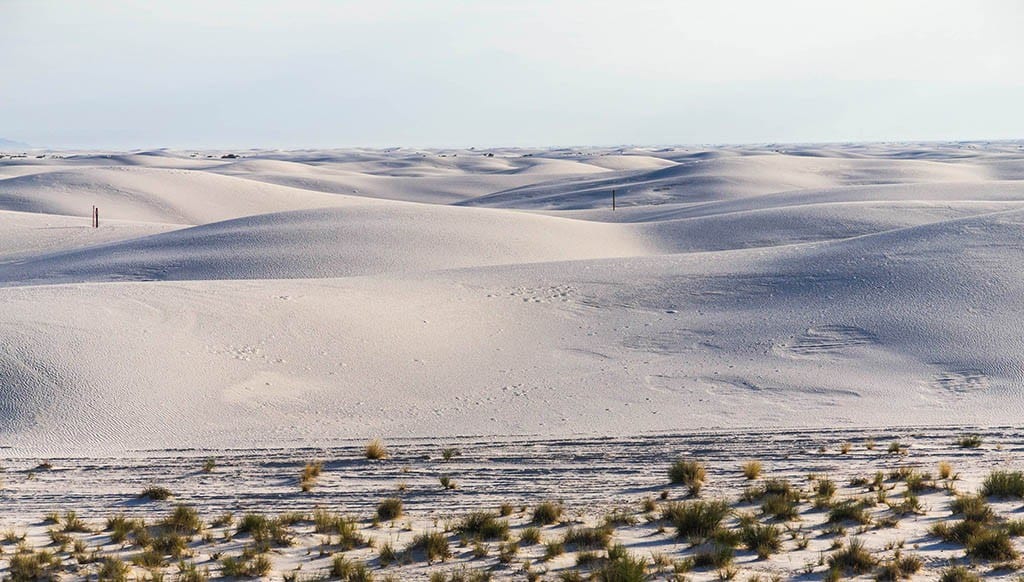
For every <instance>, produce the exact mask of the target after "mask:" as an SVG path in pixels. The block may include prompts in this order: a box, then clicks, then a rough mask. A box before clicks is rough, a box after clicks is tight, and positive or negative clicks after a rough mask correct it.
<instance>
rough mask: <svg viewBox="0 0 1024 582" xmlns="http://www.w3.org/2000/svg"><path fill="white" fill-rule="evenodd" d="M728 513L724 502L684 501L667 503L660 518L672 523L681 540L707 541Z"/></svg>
mask: <svg viewBox="0 0 1024 582" xmlns="http://www.w3.org/2000/svg"><path fill="white" fill-rule="evenodd" d="M730 511H731V509H730V507H729V504H728V503H726V502H724V501H684V502H681V503H680V502H675V503H667V504H666V505H665V506H664V507H663V508H662V517H663V518H664V519H667V520H669V521H671V522H672V525H674V526H675V527H676V534H677V535H678V536H679V537H681V538H696V539H707V538H709V537H711V535H712V534H714V533H715V531H717V530H718V528H719V526H720V525H721V523H722V520H723V519H725V518H726V516H728V515H729V513H730Z"/></svg>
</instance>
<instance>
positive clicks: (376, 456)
mask: <svg viewBox="0 0 1024 582" xmlns="http://www.w3.org/2000/svg"><path fill="white" fill-rule="evenodd" d="M363 453H364V454H365V455H366V458H367V459H370V460H371V461H379V460H381V459H386V458H388V449H387V447H385V446H384V441H382V440H380V439H373V440H372V441H370V442H368V443H366V448H365V449H364V450H363Z"/></svg>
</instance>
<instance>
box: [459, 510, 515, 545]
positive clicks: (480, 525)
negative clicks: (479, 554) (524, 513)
mask: <svg viewBox="0 0 1024 582" xmlns="http://www.w3.org/2000/svg"><path fill="white" fill-rule="evenodd" d="M455 529H456V531H458V532H459V533H461V534H465V535H469V536H473V537H475V538H477V539H482V540H505V539H508V522H507V521H505V520H499V519H497V518H496V517H495V516H494V515H493V514H491V513H488V512H486V511H474V512H473V513H470V514H469V515H467V516H466V517H464V518H462V521H461V522H459V524H458V525H457V526H456V528H455Z"/></svg>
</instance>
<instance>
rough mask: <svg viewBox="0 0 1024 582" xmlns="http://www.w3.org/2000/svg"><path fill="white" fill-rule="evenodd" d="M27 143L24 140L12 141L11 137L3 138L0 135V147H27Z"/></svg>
mask: <svg viewBox="0 0 1024 582" xmlns="http://www.w3.org/2000/svg"><path fill="white" fill-rule="evenodd" d="M27 147H29V145H28V144H27V143H24V142H20V141H14V140H13V139H4V138H2V137H0V148H27Z"/></svg>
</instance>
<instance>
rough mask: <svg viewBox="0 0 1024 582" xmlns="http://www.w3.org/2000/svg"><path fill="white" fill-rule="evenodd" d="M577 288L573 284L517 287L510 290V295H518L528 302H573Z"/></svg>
mask: <svg viewBox="0 0 1024 582" xmlns="http://www.w3.org/2000/svg"><path fill="white" fill-rule="evenodd" d="M575 294H576V288H575V287H573V286H571V285H556V286H554V287H515V288H513V289H512V290H511V291H509V293H508V295H509V297H518V298H520V299H522V300H523V301H524V302H526V303H554V302H563V303H568V302H571V301H572V300H573V299H572V298H573V296H574V295H575Z"/></svg>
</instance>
